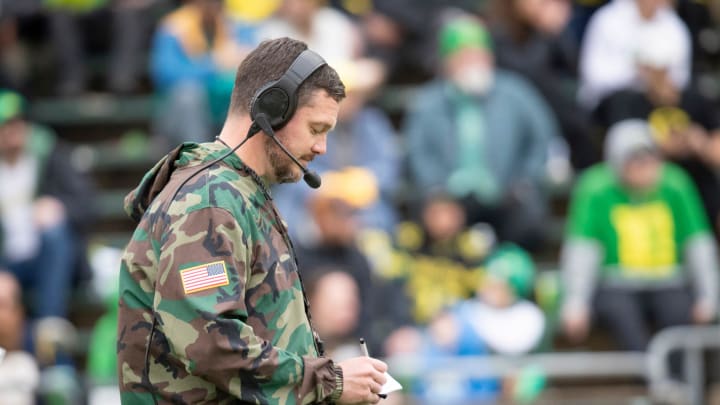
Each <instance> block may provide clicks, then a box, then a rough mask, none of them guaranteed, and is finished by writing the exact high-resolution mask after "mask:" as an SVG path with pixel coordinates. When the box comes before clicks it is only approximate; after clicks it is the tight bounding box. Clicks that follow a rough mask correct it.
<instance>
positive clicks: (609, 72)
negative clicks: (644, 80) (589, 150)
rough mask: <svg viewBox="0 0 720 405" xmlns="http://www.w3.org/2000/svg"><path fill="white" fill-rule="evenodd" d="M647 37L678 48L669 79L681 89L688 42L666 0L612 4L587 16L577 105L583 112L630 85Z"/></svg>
mask: <svg viewBox="0 0 720 405" xmlns="http://www.w3.org/2000/svg"><path fill="white" fill-rule="evenodd" d="M648 35H658V36H661V37H663V38H666V39H668V40H672V41H676V42H678V43H679V44H680V47H679V49H678V52H679V56H678V58H677V59H676V61H675V63H673V65H672V66H670V67H669V71H670V77H671V78H672V80H673V83H675V85H676V86H678V87H679V88H681V89H683V88H685V86H686V85H687V84H688V82H689V80H690V74H691V70H690V68H691V50H692V49H691V48H692V46H691V42H690V34H689V32H688V29H687V27H686V26H685V24H684V23H683V22H682V20H680V18H679V17H678V16H677V14H676V13H675V11H674V10H673V8H672V7H671V5H670V2H669V1H668V0H613V1H612V2H610V3H609V4H607V5H605V6H603V7H601V8H600V9H599V10H598V11H597V12H595V14H593V17H592V19H591V20H590V23H589V24H588V27H587V31H586V32H585V37H584V39H583V43H582V49H581V53H580V79H581V86H580V93H579V100H580V102H581V103H582V104H583V105H584V106H586V107H587V108H589V109H593V108H595V106H597V104H598V103H599V102H600V101H601V100H602V99H603V98H605V97H606V96H607V95H608V94H609V93H611V92H613V91H616V90H619V89H622V88H626V87H632V86H634V85H636V83H637V82H638V80H637V79H638V70H637V65H636V59H635V55H636V53H637V51H638V50H639V49H640V48H642V47H643V46H644V42H643V39H644V38H647V36H648Z"/></svg>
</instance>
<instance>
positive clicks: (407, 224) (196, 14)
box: [0, 0, 720, 404]
mask: <svg viewBox="0 0 720 405" xmlns="http://www.w3.org/2000/svg"><path fill="white" fill-rule="evenodd" d="M282 36H290V37H294V38H297V39H301V40H303V41H305V42H307V43H308V45H309V47H310V48H311V49H313V50H315V51H317V52H318V53H320V54H321V55H322V56H323V57H324V58H325V59H326V60H327V61H328V63H329V64H330V65H332V66H333V67H335V68H336V70H337V71H338V72H339V74H340V77H341V78H342V80H343V82H344V83H345V86H346V90H347V99H346V100H345V101H343V103H342V105H341V111H340V116H339V117H338V124H337V127H336V128H335V129H334V130H333V131H332V133H331V135H330V136H329V138H328V150H329V153H328V154H327V155H324V156H320V157H318V158H317V159H315V161H314V162H313V163H312V168H313V169H315V170H317V171H318V172H319V173H320V175H321V176H322V178H323V185H322V187H321V188H320V189H318V190H311V189H309V188H308V187H306V186H305V184H302V183H301V184H292V185H283V186H280V187H277V188H276V189H275V190H273V197H274V200H275V203H276V205H277V206H278V208H279V210H280V212H281V213H282V214H283V216H284V218H285V219H286V220H287V222H288V224H289V228H290V230H291V233H292V236H293V238H294V240H295V241H296V245H297V246H298V253H299V256H300V263H301V268H302V271H303V273H304V279H305V282H306V284H307V285H306V288H307V292H308V295H309V300H310V302H311V306H312V308H313V319H314V320H316V322H315V326H316V328H317V329H318V332H319V333H320V335H321V336H322V337H323V339H324V340H325V342H326V346H327V349H328V351H329V353H330V355H331V356H333V357H334V358H337V359H342V358H344V357H350V356H352V355H355V354H357V352H358V350H359V346H358V344H357V342H358V338H359V337H364V338H365V339H366V340H367V341H368V344H369V348H370V351H371V353H372V354H373V355H375V356H381V357H389V356H399V355H412V356H418V357H422V358H423V359H425V360H426V361H427V364H432V362H433V359H435V358H438V357H442V356H466V355H474V356H483V355H488V354H500V355H507V356H518V355H522V354H528V353H536V352H542V351H553V350H559V349H563V348H565V349H567V348H575V349H577V348H581V349H582V348H584V347H587V342H588V341H589V340H591V339H592V337H593V336H595V335H596V334H597V333H600V334H603V333H604V334H606V335H607V336H608V337H609V342H610V343H609V346H608V347H609V348H612V349H617V350H629V351H644V350H646V349H647V347H648V343H649V342H650V341H651V339H652V337H653V335H654V334H656V333H657V332H658V331H659V330H661V329H663V328H666V327H671V326H677V325H692V324H697V325H703V324H713V323H716V322H717V310H718V291H719V290H720V281H719V278H718V271H719V268H718V257H717V256H718V254H717V246H718V235H720V177H718V176H719V175H720V114H719V113H720V69H718V68H719V67H720V2H716V1H690V0H674V1H673V0H610V1H602V0H577V1H570V0H447V1H440V0H415V1H410V0H383V1H377V0H376V1H372V0H266V1H254V0H184V1H173V0H1V1H0V87H1V88H3V89H4V90H3V91H2V92H0V222H1V224H2V228H0V243H1V245H0V247H1V250H0V253H1V254H0V268H1V269H2V271H0V347H1V348H4V349H6V350H7V351H8V353H7V354H6V356H5V359H4V361H0V403H13V404H24V403H28V404H29V403H34V401H35V399H36V398H41V399H44V400H45V401H48V403H57V402H50V401H52V400H58V398H60V399H59V400H60V401H65V402H64V403H80V402H79V401H86V400H88V401H90V402H94V403H100V402H108V401H112V400H113V394H112V390H110V391H107V390H104V387H106V386H107V385H108V384H109V385H112V384H113V383H114V382H115V380H114V379H115V375H116V370H115V367H116V363H115V361H114V354H115V339H116V320H115V318H114V316H115V313H114V311H115V310H116V308H115V306H116V302H115V301H116V296H115V295H114V292H113V288H106V290H107V291H109V292H108V293H107V294H105V296H104V297H103V298H104V299H105V300H106V307H105V310H104V315H103V316H102V317H101V318H100V319H98V320H97V322H96V323H94V327H93V330H92V333H91V336H90V337H89V338H87V339H88V340H87V342H89V343H88V345H87V346H88V347H87V348H86V349H87V350H86V352H87V353H85V354H84V355H83V356H78V355H77V353H76V352H74V351H73V350H71V349H69V348H68V346H69V345H70V344H69V343H68V341H69V337H70V336H74V335H73V332H72V331H73V330H74V328H73V319H72V317H71V316H70V311H69V303H70V302H71V300H72V298H73V291H76V290H77V289H78V288H79V286H83V285H85V284H83V281H84V280H85V281H86V280H88V279H91V278H92V277H93V274H94V271H95V270H94V268H96V267H98V266H110V267H112V266H113V265H115V261H114V259H116V257H113V253H112V252H111V253H109V254H108V255H109V257H110V259H109V260H104V261H102V260H100V262H101V263H102V264H100V265H95V266H94V265H93V263H92V262H93V255H92V254H91V253H93V252H91V249H89V248H88V237H89V236H90V235H91V231H92V227H93V223H94V220H95V215H94V213H95V211H96V208H97V207H96V205H95V204H96V203H97V202H96V200H95V198H94V197H95V196H97V187H96V185H95V184H94V183H93V181H92V176H91V175H90V174H89V173H86V172H83V170H80V169H79V168H77V167H74V166H73V164H72V163H73V160H72V159H70V158H69V156H70V153H69V152H68V151H69V148H70V147H71V146H72V145H68V144H67V142H66V140H64V139H62V137H59V136H57V134H56V133H54V131H53V128H52V127H50V126H47V125H43V123H42V122H36V121H35V120H33V117H32V116H31V115H29V114H28V111H30V108H31V106H32V103H33V101H34V100H36V99H38V98H57V99H62V100H69V101H70V102H72V100H75V99H79V98H82V97H84V96H86V95H88V94H93V93H106V94H111V95H113V96H116V97H126V96H138V95H147V96H150V97H152V99H153V103H154V105H155V108H154V110H153V112H152V120H151V122H149V123H148V126H149V128H151V136H152V137H153V138H156V139H157V140H160V142H161V143H163V144H165V145H168V147H169V146H172V145H176V144H178V143H180V142H206V141H211V140H212V139H213V138H214V137H215V135H216V134H217V133H218V130H219V127H218V126H219V125H220V124H221V123H222V121H223V120H224V117H225V113H226V110H227V106H228V103H229V98H230V94H231V90H232V86H233V82H234V79H235V70H236V68H237V66H238V64H239V63H240V62H241V61H242V60H243V58H244V56H245V55H246V54H247V53H248V52H249V51H250V50H251V49H252V48H253V47H254V46H256V45H257V44H258V43H259V42H260V41H262V40H264V39H269V38H277V37H282ZM168 150H169V149H168ZM128 191H129V190H128ZM103 252H104V253H107V251H103ZM540 280H543V282H539V281H540ZM111 282H112V281H111ZM63 331H64V332H63ZM558 342H561V343H558ZM405 383H406V385H407V387H406V388H407V390H406V391H407V392H409V393H411V394H412V395H413V397H414V398H416V401H418V403H428V404H431V403H441V402H442V403H453V404H464V403H468V404H470V403H485V402H492V401H500V400H511V401H520V402H528V401H531V400H532V399H533V398H536V397H537V396H538V395H540V393H541V392H542V390H543V387H544V385H545V384H546V382H545V379H544V377H543V374H542V370H538V369H532V368H530V369H521V370H518V373H517V375H514V376H513V377H512V378H504V379H490V378H487V379H475V378H467V379H460V380H456V381H453V382H452V383H450V382H448V381H441V382H437V381H429V380H427V381H426V380H423V379H422V378H419V379H418V380H416V381H405ZM88 390H89V392H91V394H88V393H87V392H88ZM93 390H94V391H93Z"/></svg>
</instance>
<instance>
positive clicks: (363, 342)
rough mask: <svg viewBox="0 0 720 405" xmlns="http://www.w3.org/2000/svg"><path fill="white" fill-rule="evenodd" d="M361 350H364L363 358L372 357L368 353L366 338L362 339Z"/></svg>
mask: <svg viewBox="0 0 720 405" xmlns="http://www.w3.org/2000/svg"><path fill="white" fill-rule="evenodd" d="M360 350H362V354H363V356H365V357H370V353H368V349H367V344H365V339H364V338H360Z"/></svg>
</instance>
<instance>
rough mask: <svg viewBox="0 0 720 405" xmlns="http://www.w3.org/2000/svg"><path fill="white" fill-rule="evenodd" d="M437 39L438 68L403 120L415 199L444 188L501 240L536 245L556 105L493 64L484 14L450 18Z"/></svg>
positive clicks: (540, 231)
mask: <svg viewBox="0 0 720 405" xmlns="http://www.w3.org/2000/svg"><path fill="white" fill-rule="evenodd" d="M438 45H439V50H440V56H441V58H442V62H441V73H440V75H439V76H438V77H437V78H436V79H435V80H433V81H432V82H430V83H428V84H426V85H423V86H422V87H421V88H420V90H419V91H418V94H417V96H416V97H414V98H413V100H412V101H411V102H410V106H409V108H408V111H407V114H406V118H405V122H404V133H405V138H406V140H407V156H408V161H409V162H408V163H409V169H410V176H411V179H412V185H413V187H414V190H416V193H417V195H416V196H415V197H414V199H415V200H417V201H424V200H425V199H426V197H427V196H428V195H434V194H438V193H443V194H447V195H449V196H451V197H452V198H453V199H454V200H455V201H456V202H457V203H458V204H462V205H463V208H464V210H465V212H466V214H467V219H468V223H469V224H472V223H476V222H480V221H487V222H489V223H491V224H492V225H493V227H495V228H496V231H497V233H498V235H499V237H500V239H501V240H509V241H513V242H516V243H519V244H521V245H523V246H524V247H528V248H536V247H538V246H539V245H540V244H541V242H542V239H543V226H544V224H543V222H544V219H545V217H546V214H547V204H546V195H545V194H544V192H543V191H542V187H541V183H542V182H543V180H544V178H545V177H544V173H545V165H546V162H547V152H548V149H549V145H550V144H551V142H554V141H555V140H556V139H557V137H558V135H559V133H560V132H559V130H558V127H557V123H556V122H555V119H554V117H553V115H552V112H551V111H550V109H549V107H548V105H547V104H546V102H545V100H543V99H542V98H541V96H540V95H539V93H538V92H537V91H536V90H535V89H534V88H533V87H532V86H531V85H530V84H529V83H528V82H527V81H525V80H524V79H523V78H521V77H520V76H517V75H515V74H513V73H510V72H507V71H504V70H502V69H496V68H495V66H494V62H493V50H492V44H491V41H490V36H489V34H488V32H487V30H486V29H485V28H484V27H483V25H482V24H481V23H480V22H479V21H477V20H475V19H473V18H471V17H468V16H459V17H454V18H452V19H451V20H450V21H449V22H447V23H446V24H445V25H444V26H443V27H442V28H441V30H440V32H439V35H438Z"/></svg>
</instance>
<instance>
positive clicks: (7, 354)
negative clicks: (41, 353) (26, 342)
mask: <svg viewBox="0 0 720 405" xmlns="http://www.w3.org/2000/svg"><path fill="white" fill-rule="evenodd" d="M0 325H2V327H1V328H0V351H3V352H4V353H0V403H2V404H13V405H32V404H35V399H36V396H35V394H36V392H35V391H36V390H37V388H38V386H39V384H40V370H39V366H38V364H37V362H36V361H35V359H34V358H33V357H32V355H31V354H30V353H28V352H26V351H24V349H23V339H24V336H23V335H24V333H25V330H26V328H25V310H24V308H23V302H22V289H21V288H20V283H19V282H18V280H17V279H16V278H15V276H13V275H12V274H10V273H8V272H6V271H4V270H0ZM3 354H4V356H3Z"/></svg>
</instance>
